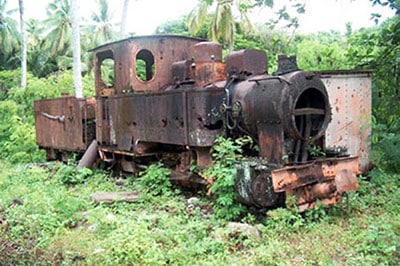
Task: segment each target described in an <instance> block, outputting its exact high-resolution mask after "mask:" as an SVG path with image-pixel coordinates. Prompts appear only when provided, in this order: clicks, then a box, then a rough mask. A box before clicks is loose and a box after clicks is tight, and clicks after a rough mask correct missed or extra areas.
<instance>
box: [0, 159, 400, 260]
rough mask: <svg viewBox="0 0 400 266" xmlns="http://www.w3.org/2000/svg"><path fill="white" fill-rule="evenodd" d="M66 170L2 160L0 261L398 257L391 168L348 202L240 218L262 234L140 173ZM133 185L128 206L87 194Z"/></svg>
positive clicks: (398, 214)
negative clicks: (241, 228) (155, 185)
mask: <svg viewBox="0 0 400 266" xmlns="http://www.w3.org/2000/svg"><path fill="white" fill-rule="evenodd" d="M70 167H73V166H70ZM70 170H71V169H70V168H68V166H67V167H66V166H65V165H61V164H58V163H54V164H47V165H42V166H40V165H11V164H8V163H7V162H1V164H0V191H1V194H0V220H1V228H0V229H1V230H0V231H1V234H0V265H55V264H56V265H398V264H399V263H400V241H398V239H400V191H399V189H398V187H399V185H400V181H399V175H396V174H388V173H385V172H382V171H378V170H377V171H374V172H373V173H371V180H370V181H366V180H360V183H361V187H360V190H359V191H357V192H353V193H350V194H349V196H348V201H345V202H344V203H343V204H340V205H337V206H335V207H333V208H331V209H329V210H326V209H325V208H322V207H319V208H316V209H315V210H312V211H311V212H309V213H308V214H306V215H305V216H304V217H302V216H300V215H298V214H297V213H295V212H292V211H291V210H286V209H278V210H274V211H270V212H268V213H261V214H259V215H257V216H254V215H252V214H248V215H247V216H245V217H244V218H243V220H242V222H246V223H250V224H253V225H254V226H256V227H257V228H258V230H259V231H260V233H261V240H260V239H257V238H254V237H252V236H251V235H248V234H245V233H243V232H238V231H234V230H232V229H229V226H228V224H229V223H228V221H224V220H221V219H218V218H216V217H215V216H214V214H213V213H212V211H211V210H210V205H211V203H210V202H209V200H208V199H207V198H206V197H205V196H202V195H195V196H197V197H198V198H199V199H200V200H199V201H198V202H196V204H194V205H188V204H187V197H188V196H185V195H186V193H183V192H182V190H179V189H176V188H173V187H172V188H168V190H160V191H161V192H160V193H158V194H157V195H155V194H154V193H151V191H149V190H145V189H143V183H141V181H140V179H138V178H134V177H129V178H127V179H122V181H121V180H118V182H116V178H115V177H111V176H110V174H108V173H106V172H103V171H97V170H96V171H90V172H85V173H84V174H82V173H80V174H79V175H76V174H74V173H72V172H71V171H70ZM74 175H75V176H74ZM71 180H73V181H74V182H70V181H71ZM145 180H146V179H145ZM150 180H151V179H150ZM67 181H68V182H67ZM148 181H149V179H147V181H146V182H148ZM121 183H122V185H121ZM147 185H148V184H147ZM137 189H140V190H141V191H142V194H141V195H140V198H139V200H138V201H137V202H135V203H114V204H111V205H105V204H95V203H93V202H91V201H90V199H89V197H90V194H92V193H94V192H98V191H119V190H137Z"/></svg>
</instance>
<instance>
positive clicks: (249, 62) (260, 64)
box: [226, 49, 268, 76]
mask: <svg viewBox="0 0 400 266" xmlns="http://www.w3.org/2000/svg"><path fill="white" fill-rule="evenodd" d="M267 67H268V60H267V55H266V54H265V52H264V51H261V50H249V49H246V50H240V51H237V52H232V53H230V54H229V55H228V56H227V58H226V72H227V73H228V74H229V75H234V74H244V75H245V76H248V75H261V74H266V73H267V71H268V68H267Z"/></svg>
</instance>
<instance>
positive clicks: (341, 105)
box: [320, 71, 371, 173]
mask: <svg viewBox="0 0 400 266" xmlns="http://www.w3.org/2000/svg"><path fill="white" fill-rule="evenodd" d="M320 75H321V78H322V81H323V82H324V83H325V86H326V87H327V91H328V95H329V101H330V104H331V106H332V122H331V123H330V124H329V125H328V128H327V130H326V135H325V138H326V146H327V147H333V146H336V147H338V146H341V147H346V148H347V149H348V153H349V154H350V155H353V156H359V157H360V169H361V171H362V172H364V173H365V172H367V171H368V170H369V169H370V167H371V165H370V151H371V140H370V138H371V72H368V71H358V72H356V71H331V72H329V71H325V72H320Z"/></svg>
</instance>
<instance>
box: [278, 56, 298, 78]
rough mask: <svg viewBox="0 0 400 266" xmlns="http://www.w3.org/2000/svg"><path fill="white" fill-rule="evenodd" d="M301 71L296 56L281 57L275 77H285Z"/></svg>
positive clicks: (279, 57)
mask: <svg viewBox="0 0 400 266" xmlns="http://www.w3.org/2000/svg"><path fill="white" fill-rule="evenodd" d="M297 70H299V67H298V66H297V58H296V56H287V55H279V56H278V70H277V71H276V72H274V73H273V75H274V76H279V75H284V74H287V73H290V72H294V71H297Z"/></svg>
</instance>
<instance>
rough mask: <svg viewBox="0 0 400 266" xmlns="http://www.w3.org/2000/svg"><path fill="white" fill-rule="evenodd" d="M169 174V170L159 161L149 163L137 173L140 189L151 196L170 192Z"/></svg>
mask: <svg viewBox="0 0 400 266" xmlns="http://www.w3.org/2000/svg"><path fill="white" fill-rule="evenodd" d="M170 174H171V170H170V169H168V168H164V167H163V165H162V163H160V162H158V163H155V164H152V165H150V166H149V167H148V168H147V169H146V170H145V171H143V172H141V173H140V174H139V176H140V179H139V184H140V187H141V189H142V191H144V192H146V193H147V194H149V195H152V196H159V195H166V194H171V192H172V190H171V181H170V179H169V175H170Z"/></svg>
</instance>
